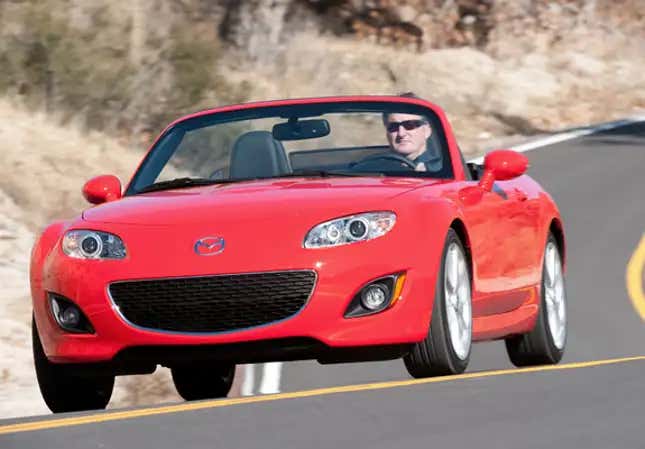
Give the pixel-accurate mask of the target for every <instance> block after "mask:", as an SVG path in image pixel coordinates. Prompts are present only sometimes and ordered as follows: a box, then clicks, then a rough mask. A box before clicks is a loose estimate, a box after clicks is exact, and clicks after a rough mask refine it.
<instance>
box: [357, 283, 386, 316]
mask: <svg viewBox="0 0 645 449" xmlns="http://www.w3.org/2000/svg"><path fill="white" fill-rule="evenodd" d="M389 296H390V295H389V289H388V288H387V287H386V286H385V285H383V284H372V285H370V286H369V287H367V288H366V289H365V290H363V292H362V293H361V303H362V304H363V307H365V308H366V309H369V310H378V309H380V308H381V307H383V304H385V302H386V301H387V300H388V299H389Z"/></svg>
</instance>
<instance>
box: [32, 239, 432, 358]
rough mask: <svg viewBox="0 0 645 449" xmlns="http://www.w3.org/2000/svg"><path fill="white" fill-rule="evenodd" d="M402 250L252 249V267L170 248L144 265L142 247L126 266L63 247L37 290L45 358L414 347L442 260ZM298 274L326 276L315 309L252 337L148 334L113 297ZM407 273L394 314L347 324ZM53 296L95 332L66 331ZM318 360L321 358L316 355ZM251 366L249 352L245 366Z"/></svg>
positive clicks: (378, 243)
mask: <svg viewBox="0 0 645 449" xmlns="http://www.w3.org/2000/svg"><path fill="white" fill-rule="evenodd" d="M394 237H396V235H395V236H394ZM401 243H402V242H400V241H397V239H396V238H394V239H391V238H380V239H375V240H374V241H370V242H363V243H358V244H352V245H346V246H343V247H338V248H330V249H321V250H303V249H302V248H292V249H289V248H287V249H286V250H283V249H282V248H278V250H276V251H273V252H272V253H271V254H270V255H268V254H267V255H262V254H257V251H256V253H253V252H245V251H244V250H247V251H248V250H251V248H245V249H240V252H239V254H254V255H255V257H253V258H252V259H251V258H242V257H239V256H238V257H235V253H233V251H231V252H230V254H229V255H228V256H226V255H225V254H224V253H223V254H222V255H220V256H222V257H220V256H216V257H209V258H204V257H201V258H200V257H199V256H195V255H194V254H193V253H180V252H174V254H173V257H172V258H169V257H168V256H167V254H164V253H163V252H162V251H160V250H159V252H158V253H156V252H155V250H154V248H153V249H151V250H147V251H146V252H145V257H141V256H140V257H135V256H136V253H137V252H138V251H137V250H138V249H137V248H132V250H133V251H132V253H131V254H132V256H129V257H128V258H127V259H125V260H118V261H117V260H77V259H70V258H69V257H66V256H65V255H64V254H62V252H61V251H60V245H56V247H55V249H54V250H52V253H51V254H50V255H49V256H48V257H47V259H46V261H45V266H44V273H45V274H46V275H45V276H43V280H42V286H41V288H39V289H38V290H37V291H35V290H32V295H33V303H34V312H35V317H36V323H37V326H38V330H39V334H40V336H41V340H42V343H43V347H44V349H45V353H46V354H47V356H48V357H49V359H50V360H52V361H53V362H57V363H91V362H106V361H110V360H113V359H114V358H115V357H117V356H118V355H119V354H122V353H123V352H124V351H131V350H133V349H135V348H142V347H163V346H165V347H177V346H185V347H192V348H195V347H200V346H212V345H217V346H222V347H224V345H233V346H228V347H230V351H227V352H226V354H228V355H227V357H228V358H229V359H232V360H233V361H235V360H236V359H235V356H234V355H233V356H231V355H230V354H231V353H233V354H235V345H236V344H246V343H254V342H255V343H258V342H263V341H283V340H284V341H291V339H294V338H295V339H305V340H307V341H311V342H313V345H314V346H316V345H318V344H321V345H323V346H324V347H328V348H347V349H349V348H356V347H374V348H377V347H380V346H389V345H406V344H410V343H414V342H418V341H420V340H422V339H423V338H424V337H425V336H426V333H427V330H428V324H429V322H430V311H431V310H432V302H433V301H432V299H433V298H434V285H435V280H436V278H435V276H436V274H435V273H436V272H437V270H436V265H437V264H438V256H437V257H431V256H430V255H431V254H433V253H434V252H433V250H432V248H424V249H423V252H421V251H418V252H417V251H410V252H409V253H407V254H406V253H403V252H401V251H398V248H402V247H405V246H401ZM189 248H190V246H189ZM142 249H143V248H142ZM171 253H172V252H171ZM421 254H423V256H422V257H421ZM435 254H438V252H436V253H435ZM393 255H396V256H395V257H393ZM421 259H423V263H421ZM435 259H436V260H435ZM293 270H308V271H312V272H314V273H315V275H316V282H315V286H314V289H313V293H312V294H311V297H310V298H309V299H308V301H307V303H306V305H305V306H304V307H303V308H302V309H301V310H300V311H299V312H298V313H296V314H295V315H293V316H291V317H289V318H288V319H284V320H281V321H278V322H274V323H271V324H268V325H263V326H257V327H251V328H248V329H243V330H235V331H229V332H213V333H189V332H167V331H158V330H150V329H145V328H140V327H138V326H134V325H132V324H131V323H129V322H127V320H125V319H124V318H123V316H122V315H121V314H120V313H119V312H118V310H117V309H115V307H114V304H113V302H112V301H111V300H110V297H109V285H110V284H112V283H117V282H122V281H126V280H145V279H158V278H174V277H188V276H208V275H215V274H239V273H262V272H274V271H293ZM401 272H405V273H406V280H405V284H404V286H403V290H402V292H401V295H400V298H401V299H400V300H399V301H398V302H397V303H396V304H395V305H394V306H392V307H391V308H389V309H386V310H384V311H382V312H380V313H377V314H374V315H369V316H364V317H357V318H344V314H345V312H346V310H347V307H348V305H349V304H350V302H351V300H352V298H353V297H354V295H356V293H357V292H358V291H359V290H360V289H361V288H362V287H363V286H364V285H365V284H366V283H368V282H370V281H371V280H374V279H376V278H379V277H382V276H385V275H389V274H393V273H401ZM47 292H53V293H57V294H60V295H63V296H65V297H67V298H69V299H70V300H72V301H73V302H75V303H76V304H77V305H78V306H79V307H80V308H81V309H82V311H83V312H84V313H85V315H86V316H87V318H88V319H89V320H90V322H91V324H92V326H93V327H94V329H95V333H94V334H91V335H87V334H71V333H68V332H65V331H63V330H61V329H60V328H59V326H58V325H57V324H56V323H55V321H54V320H53V318H52V316H51V313H50V311H49V305H48V302H47ZM276 347H280V344H276ZM265 352H266V353H267V354H269V353H270V354H271V355H270V357H269V358H273V359H293V357H286V353H285V357H281V354H280V351H278V353H275V352H270V351H269V352H267V351H265ZM308 353H309V352H307V351H305V352H302V354H303V357H304V358H309V357H307V356H306V354H308ZM312 354H314V355H313V356H312V358H316V356H315V354H316V351H314V352H312ZM267 357H268V356H267ZM257 358H258V357H255V359H257ZM260 358H261V357H260ZM296 358H298V357H296ZM242 360H243V357H242V353H240V357H239V358H238V359H237V361H239V362H241V361H242Z"/></svg>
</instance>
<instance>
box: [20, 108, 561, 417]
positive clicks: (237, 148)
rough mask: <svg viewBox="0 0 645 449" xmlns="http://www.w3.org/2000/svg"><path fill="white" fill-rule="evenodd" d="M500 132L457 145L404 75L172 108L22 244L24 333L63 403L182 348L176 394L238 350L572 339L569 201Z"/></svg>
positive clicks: (227, 363) (219, 371)
mask: <svg viewBox="0 0 645 449" xmlns="http://www.w3.org/2000/svg"><path fill="white" fill-rule="evenodd" d="M527 165H528V162H527V159H526V158H525V157H524V156H523V155H522V154H519V153H516V152H513V151H510V150H498V151H492V152H490V153H489V154H487V155H486V157H485V160H484V163H483V165H477V164H474V163H466V162H465V161H464V158H463V156H462V154H461V153H460V150H459V148H458V146H457V143H456V141H455V137H454V135H453V132H452V130H451V128H450V125H449V123H448V121H447V119H446V116H445V115H444V113H443V112H442V110H441V109H440V108H439V107H437V106H435V105H433V104H431V103H429V102H427V101H424V100H421V99H418V98H412V97H405V96H354V97H329V98H310V99H297V100H283V101H270V102H257V103H248V104H240V105H235V106H226V107H221V108H217V109H212V110H208V111H203V112H199V113H196V114H193V115H190V116H187V117H184V118H181V119H180V120H177V121H175V122H174V123H172V124H171V125H170V126H168V127H167V128H166V129H165V130H164V131H163V132H162V133H161V135H160V136H159V137H158V138H157V140H156V141H155V143H154V144H153V145H152V147H151V149H150V150H149V152H148V153H147V155H146V156H145V158H144V159H143V161H142V162H141V165H140V166H139V168H138V169H137V170H136V172H135V173H134V176H133V177H132V179H131V180H130V182H129V184H128V185H127V186H126V187H125V189H123V190H122V188H121V184H120V182H119V180H118V178H116V177H115V176H111V175H103V176H98V177H96V178H93V179H91V180H89V181H88V182H87V183H86V184H85V186H84V188H83V194H84V196H85V198H86V199H87V200H88V201H89V202H90V203H92V204H95V205H96V206H94V207H91V208H89V209H87V210H85V211H84V212H83V213H82V214H81V215H80V216H78V217H76V218H74V219H72V220H69V221H60V222H56V223H53V224H51V225H50V226H49V227H48V228H46V229H45V230H44V232H43V233H42V235H41V236H40V238H39V239H38V241H37V243H36V245H35V247H34V249H33V253H32V259H31V271H30V277H31V291H32V297H33V309H34V321H33V348H34V360H35V368H36V374H37V377H38V382H39V385H40V390H41V392H42V395H43V398H44V400H45V402H46V403H47V405H48V406H49V408H50V409H51V410H52V411H54V412H63V411H71V410H84V409H92V408H104V407H105V406H106V405H107V403H108V401H109V400H110V396H111V394H112V389H113V385H114V378H115V376H117V375H125V374H146V373H152V372H153V371H154V370H155V369H156V367H157V366H158V365H162V366H167V367H169V368H170V369H171V372H172V377H173V380H174V383H175V386H176V388H177V390H178V392H179V394H180V395H181V396H182V397H183V398H185V399H186V400H193V399H203V398H214V397H223V396H226V395H227V394H228V392H229V389H230V388H231V383H232V380H233V376H234V372H235V366H236V364H241V363H254V362H267V361H278V360H303V359H316V360H318V361H319V362H320V363H338V362H352V361H368V360H386V359H395V358H403V360H404V362H405V366H406V367H407V370H408V371H409V373H410V374H411V375H412V376H414V377H426V376H435V375H446V374H455V373H460V372H463V371H464V370H465V369H466V367H467V365H468V361H469V358H470V354H471V347H472V343H473V342H477V341H485V340H496V339H505V341H506V348H507V351H508V354H509V357H510V359H511V361H512V362H513V363H514V364H515V365H517V366H523V365H535V364H548V363H557V362H558V361H559V360H560V359H561V357H562V354H563V351H564V348H565V342H566V329H567V320H566V294H565V287H564V266H565V263H564V261H565V241H564V232H563V224H562V219H561V217H560V214H559V212H558V209H557V206H556V204H555V203H554V201H553V200H552V198H551V197H550V196H549V194H548V193H547V192H545V191H544V190H543V189H542V188H541V187H540V185H539V184H538V183H537V182H536V181H534V180H533V179H531V178H530V177H529V176H528V175H526V174H525V171H526V169H527Z"/></svg>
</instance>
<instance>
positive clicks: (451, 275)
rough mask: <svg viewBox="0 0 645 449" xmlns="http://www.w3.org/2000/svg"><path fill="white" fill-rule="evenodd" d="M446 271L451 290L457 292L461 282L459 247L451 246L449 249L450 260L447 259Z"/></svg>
mask: <svg viewBox="0 0 645 449" xmlns="http://www.w3.org/2000/svg"><path fill="white" fill-rule="evenodd" d="M446 265H447V267H446V272H447V279H448V286H449V289H450V292H455V291H456V290H457V286H458V284H459V267H458V262H457V248H456V247H455V246H451V247H450V248H449V249H448V260H447V261H446Z"/></svg>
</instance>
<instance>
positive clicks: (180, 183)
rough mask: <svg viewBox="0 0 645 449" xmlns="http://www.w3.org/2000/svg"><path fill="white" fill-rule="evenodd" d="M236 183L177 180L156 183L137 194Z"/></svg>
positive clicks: (195, 179)
mask: <svg viewBox="0 0 645 449" xmlns="http://www.w3.org/2000/svg"><path fill="white" fill-rule="evenodd" d="M229 182H235V180H231V179H208V178H175V179H170V180H168V181H160V182H155V183H154V184H150V185H149V186H145V187H143V188H142V189H139V190H138V191H137V193H147V192H156V191H159V190H168V189H180V188H184V187H196V186H210V185H213V184H225V183H229Z"/></svg>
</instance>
